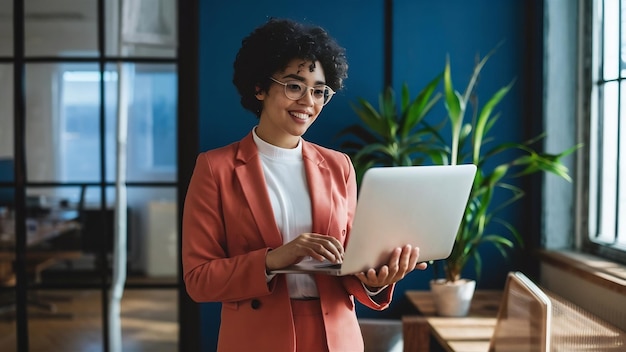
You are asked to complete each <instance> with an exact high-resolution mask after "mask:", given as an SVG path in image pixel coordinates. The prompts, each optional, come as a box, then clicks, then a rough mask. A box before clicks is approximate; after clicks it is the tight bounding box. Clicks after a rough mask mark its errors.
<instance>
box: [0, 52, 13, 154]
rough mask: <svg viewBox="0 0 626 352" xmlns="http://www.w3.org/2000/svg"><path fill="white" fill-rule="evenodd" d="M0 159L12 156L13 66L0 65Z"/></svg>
mask: <svg viewBox="0 0 626 352" xmlns="http://www.w3.org/2000/svg"><path fill="white" fill-rule="evenodd" d="M0 92H2V94H0V157H4V156H11V157H12V156H13V65H9V64H0Z"/></svg>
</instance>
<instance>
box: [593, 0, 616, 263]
mask: <svg viewBox="0 0 626 352" xmlns="http://www.w3.org/2000/svg"><path fill="white" fill-rule="evenodd" d="M591 33H592V34H591V41H590V43H591V50H590V51H589V53H590V54H591V59H592V60H591V67H590V72H589V75H590V76H591V87H590V92H591V97H590V98H591V101H590V105H589V125H588V128H589V134H588V136H589V138H588V141H587V142H588V144H589V146H588V149H589V157H588V163H587V165H586V168H587V170H588V171H587V172H588V175H589V180H588V182H589V193H588V203H589V208H588V209H589V217H588V221H587V229H588V236H587V237H588V238H587V239H585V240H584V243H585V244H586V245H587V246H588V247H589V248H591V249H592V250H593V251H594V252H597V253H601V254H605V255H609V256H611V257H614V258H615V259H621V260H623V259H624V257H626V254H625V253H626V79H625V78H626V0H594V1H593V7H592V8H591ZM583 230H584V229H583ZM583 233H584V232H583Z"/></svg>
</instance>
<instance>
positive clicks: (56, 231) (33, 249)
mask: <svg viewBox="0 0 626 352" xmlns="http://www.w3.org/2000/svg"><path fill="white" fill-rule="evenodd" d="M77 216H78V213H77V212H76V211H71V210H70V211H60V212H54V213H51V214H48V215H46V216H41V217H37V218H29V219H27V220H26V230H27V233H26V247H27V249H26V260H27V261H28V264H29V265H31V266H32V269H33V270H34V271H36V272H39V271H41V270H42V269H43V268H45V267H47V266H48V265H49V264H50V263H52V262H53V261H54V260H57V259H69V258H76V257H78V256H79V255H80V252H77V251H73V250H69V251H68V250H64V249H62V248H52V249H47V248H42V247H43V245H44V244H45V243H46V241H49V240H51V239H54V238H57V237H60V236H63V235H66V234H69V233H72V232H74V231H78V230H80V223H79V222H78V221H77V220H76V219H77ZM12 221H13V220H12V219H4V224H3V226H1V227H0V285H2V286H12V285H14V284H15V275H14V270H13V262H14V261H15V234H14V233H13V232H14V231H13V229H14V228H15V226H14V223H13V222H12Z"/></svg>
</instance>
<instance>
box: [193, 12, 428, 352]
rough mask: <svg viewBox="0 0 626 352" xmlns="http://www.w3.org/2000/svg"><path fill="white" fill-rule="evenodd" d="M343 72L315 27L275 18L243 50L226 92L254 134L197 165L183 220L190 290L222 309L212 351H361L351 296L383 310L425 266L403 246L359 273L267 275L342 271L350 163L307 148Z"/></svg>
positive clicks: (338, 51) (331, 44)
mask: <svg viewBox="0 0 626 352" xmlns="http://www.w3.org/2000/svg"><path fill="white" fill-rule="evenodd" d="M347 68H348V65H347V61H346V57H345V50H344V49H343V48H342V47H340V46H339V45H338V44H337V43H336V42H335V41H334V40H333V39H332V38H331V37H329V35H328V34H327V33H326V31H325V30H324V29H322V28H319V27H309V26H305V25H303V24H299V23H296V22H293V21H290V20H277V19H272V20H270V21H268V23H266V24H265V25H263V26H261V27H259V28H257V29H256V30H254V31H253V32H252V33H251V34H250V35H249V36H248V37H246V38H245V39H244V40H243V41H242V46H241V48H240V50H239V52H238V54H237V57H236V59H235V63H234V77H233V83H234V84H235V86H236V87H237V90H238V91H239V94H240V95H241V104H242V105H243V107H244V108H246V109H248V110H250V111H251V112H253V113H254V114H255V115H256V116H257V118H258V120H259V121H258V124H257V125H256V126H255V127H254V128H253V130H252V131H250V133H248V135H247V136H245V137H244V138H243V139H242V140H240V141H238V142H236V143H233V144H230V145H228V146H225V147H222V148H218V149H215V150H211V151H207V152H204V153H201V154H200V155H199V156H198V158H197V161H196V167H195V170H194V173H193V175H192V178H191V181H190V184H189V189H188V192H187V198H186V200H185V207H184V213H183V243H182V260H183V271H184V280H185V284H186V288H187V292H188V293H189V295H190V296H191V298H192V299H194V300H195V301H197V302H222V320H221V328H220V333H219V340H218V350H219V351H289V352H292V351H316V352H317V351H342V352H344V351H362V350H363V339H362V336H361V332H360V329H359V325H358V322H357V317H356V313H355V303H354V298H356V299H358V300H359V301H360V302H362V303H363V304H364V305H366V306H368V307H370V308H372V309H376V310H382V309H385V308H387V307H388V305H389V303H390V301H391V297H392V294H393V288H394V284H395V282H397V281H398V280H400V279H402V278H403V277H404V276H405V275H406V274H407V273H409V272H410V271H411V270H413V269H415V268H416V266H417V268H418V269H424V268H425V264H417V261H418V254H419V253H418V249H417V248H411V246H406V247H404V248H397V249H396V250H395V251H394V252H393V253H392V255H391V256H390V258H389V263H388V264H387V265H384V266H382V267H381V268H372V269H370V270H368V271H367V272H364V273H358V274H355V275H349V276H344V277H332V276H326V275H307V274H269V272H270V271H271V270H274V269H278V268H284V267H286V266H289V265H291V264H294V263H297V262H299V261H301V260H302V259H304V258H309V257H310V258H313V259H316V260H324V259H328V260H331V261H334V262H341V260H342V257H343V253H344V246H345V245H349V243H348V239H349V234H350V228H351V224H352V219H353V215H354V211H355V208H356V196H357V191H356V179H355V174H354V168H353V166H352V163H351V161H350V159H349V158H348V156H347V155H345V154H344V153H340V152H338V151H333V150H330V149H327V148H323V147H321V146H318V145H316V144H313V143H310V142H307V141H305V140H304V139H303V138H302V136H303V135H304V133H305V132H306V131H307V129H308V128H309V126H311V124H312V123H313V122H314V121H315V119H316V118H317V117H318V116H319V114H320V112H321V111H322V108H323V107H324V105H325V104H327V103H328V102H329V101H330V99H331V98H332V96H333V94H334V93H335V91H337V90H339V89H341V88H342V87H343V80H344V79H345V78H346V77H347ZM381 235H384V234H381Z"/></svg>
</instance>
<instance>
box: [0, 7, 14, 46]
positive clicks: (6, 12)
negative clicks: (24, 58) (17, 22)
mask: <svg viewBox="0 0 626 352" xmlns="http://www.w3.org/2000/svg"><path fill="white" fill-rule="evenodd" d="M12 55H13V1H9V0H2V1H0V56H12Z"/></svg>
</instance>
